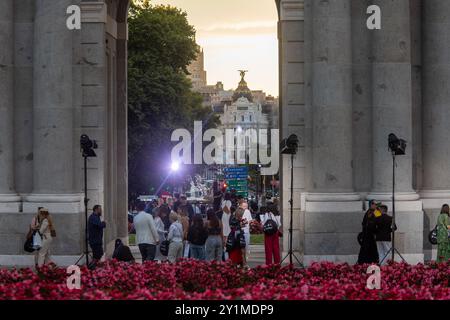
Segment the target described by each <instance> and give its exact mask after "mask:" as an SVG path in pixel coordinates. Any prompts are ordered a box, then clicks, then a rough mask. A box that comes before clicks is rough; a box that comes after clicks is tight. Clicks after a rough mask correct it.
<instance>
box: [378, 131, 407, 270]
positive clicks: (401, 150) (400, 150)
mask: <svg viewBox="0 0 450 320" xmlns="http://www.w3.org/2000/svg"><path fill="white" fill-rule="evenodd" d="M394 139H396V140H397V144H395V143H396V141H395V140H394ZM398 143H400V144H403V145H402V147H401V148H399V147H398V146H399V144H398ZM389 148H390V150H391V153H392V225H391V232H392V237H391V248H390V249H389V251H388V252H387V253H386V255H385V256H384V257H383V259H382V260H381V261H380V265H381V264H382V263H383V262H384V260H385V259H386V258H387V257H388V256H389V254H391V260H392V262H394V261H395V253H397V254H398V255H399V257H400V258H401V259H402V261H403V262H406V260H405V259H404V258H403V256H402V255H401V254H400V252H399V251H398V250H397V248H395V230H396V229H397V227H396V224H395V168H396V167H397V163H396V161H395V157H396V156H397V155H404V154H405V148H406V142H405V141H404V140H402V139H398V138H397V137H395V135H393V134H390V135H389Z"/></svg>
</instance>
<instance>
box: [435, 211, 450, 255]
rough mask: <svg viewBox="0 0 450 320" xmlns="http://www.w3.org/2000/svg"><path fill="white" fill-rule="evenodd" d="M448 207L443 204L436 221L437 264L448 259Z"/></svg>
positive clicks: (449, 249) (449, 224)
mask: <svg viewBox="0 0 450 320" xmlns="http://www.w3.org/2000/svg"><path fill="white" fill-rule="evenodd" d="M449 215H450V207H449V205H448V204H444V205H443V206H442V209H441V213H440V214H439V217H438V221H437V243H438V249H437V262H447V261H448V260H449V259H450V240H449V238H448V234H449V229H450V218H449Z"/></svg>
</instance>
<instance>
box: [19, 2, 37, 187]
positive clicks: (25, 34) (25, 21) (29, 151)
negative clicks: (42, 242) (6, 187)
mask: <svg viewBox="0 0 450 320" xmlns="http://www.w3.org/2000/svg"><path fill="white" fill-rule="evenodd" d="M15 3H16V4H15V6H14V26H15V27H14V42H15V56H14V69H15V72H14V85H15V89H14V162H15V176H14V182H15V183H14V184H15V187H16V191H17V192H18V193H19V194H29V193H31V192H32V191H33V38H34V31H33V30H34V13H35V12H34V11H35V10H34V4H35V0H21V1H15ZM24 88H26V89H24Z"/></svg>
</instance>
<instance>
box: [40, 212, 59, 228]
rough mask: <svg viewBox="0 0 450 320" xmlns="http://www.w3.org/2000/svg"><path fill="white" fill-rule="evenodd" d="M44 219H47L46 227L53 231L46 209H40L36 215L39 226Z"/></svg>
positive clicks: (51, 221)
mask: <svg viewBox="0 0 450 320" xmlns="http://www.w3.org/2000/svg"><path fill="white" fill-rule="evenodd" d="M45 219H47V221H48V227H49V228H50V230H55V227H54V225H53V219H52V217H51V216H50V213H49V212H48V210H47V209H45V208H41V209H40V210H39V213H38V222H39V224H41V223H42V221H44V220H45Z"/></svg>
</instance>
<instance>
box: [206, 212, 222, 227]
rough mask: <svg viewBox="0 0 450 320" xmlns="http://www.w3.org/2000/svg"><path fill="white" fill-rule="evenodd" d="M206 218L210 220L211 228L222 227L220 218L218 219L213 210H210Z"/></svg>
mask: <svg viewBox="0 0 450 320" xmlns="http://www.w3.org/2000/svg"><path fill="white" fill-rule="evenodd" d="M206 216H207V218H208V224H209V226H210V227H211V228H218V227H220V222H219V218H217V216H216V213H215V212H214V210H213V209H208V211H207V212H206Z"/></svg>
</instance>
